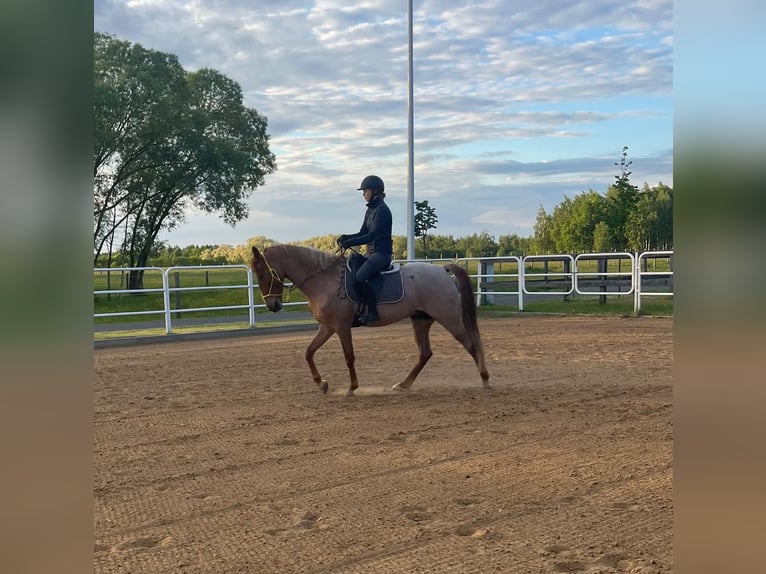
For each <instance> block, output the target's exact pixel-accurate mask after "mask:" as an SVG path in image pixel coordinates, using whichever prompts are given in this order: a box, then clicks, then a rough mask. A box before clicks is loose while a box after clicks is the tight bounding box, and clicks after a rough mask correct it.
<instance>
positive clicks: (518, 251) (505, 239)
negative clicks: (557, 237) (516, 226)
mask: <svg viewBox="0 0 766 574" xmlns="http://www.w3.org/2000/svg"><path fill="white" fill-rule="evenodd" d="M531 243H532V240H531V238H529V237H521V236H519V235H517V234H516V233H514V234H511V235H501V236H500V237H498V239H497V244H498V252H497V254H498V256H503V255H525V254H526V253H527V251H529V248H530V245H531Z"/></svg>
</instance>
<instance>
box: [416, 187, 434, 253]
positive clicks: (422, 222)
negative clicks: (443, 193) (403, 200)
mask: <svg viewBox="0 0 766 574" xmlns="http://www.w3.org/2000/svg"><path fill="white" fill-rule="evenodd" d="M414 221H415V230H414V231H415V237H420V238H421V239H422V240H423V256H424V257H428V255H429V254H428V231H429V230H431V229H436V224H437V223H438V222H439V217H438V216H437V215H436V209H435V208H433V207H431V206H430V205H428V200H424V201H416V202H415V220H414Z"/></svg>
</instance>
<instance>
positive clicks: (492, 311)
mask: <svg viewBox="0 0 766 574" xmlns="http://www.w3.org/2000/svg"><path fill="white" fill-rule="evenodd" d="M504 312H514V313H516V312H519V308H518V305H482V306H481V307H479V315H480V316H492V315H498V314H499V315H502V314H503V313H504ZM523 313H560V314H565V315H604V314H607V315H633V314H634V313H633V296H632V295H626V296H622V297H619V296H614V295H612V296H608V297H607V298H606V303H603V304H601V303H599V298H598V296H597V295H594V296H590V295H576V296H575V297H574V298H572V297H571V296H570V300H569V301H564V300H563V296H561V297H553V296H552V297H551V298H550V299H549V300H548V299H546V300H544V301H533V302H525V303H524V311H523ZM641 315H649V316H672V315H673V297H672V296H652V297H645V298H642V299H641Z"/></svg>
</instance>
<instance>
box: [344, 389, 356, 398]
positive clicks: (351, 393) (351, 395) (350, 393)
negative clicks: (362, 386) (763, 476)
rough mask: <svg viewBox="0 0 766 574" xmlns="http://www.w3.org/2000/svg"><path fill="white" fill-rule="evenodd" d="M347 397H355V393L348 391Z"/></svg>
mask: <svg viewBox="0 0 766 574" xmlns="http://www.w3.org/2000/svg"><path fill="white" fill-rule="evenodd" d="M346 396H347V397H353V396H354V391H352V390H351V389H349V390H347V391H346Z"/></svg>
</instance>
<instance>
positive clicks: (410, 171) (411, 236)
mask: <svg viewBox="0 0 766 574" xmlns="http://www.w3.org/2000/svg"><path fill="white" fill-rule="evenodd" d="M408 4H409V18H408V26H409V34H408V36H409V51H408V68H407V89H408V93H407V259H409V260H412V259H415V152H414V139H415V138H414V129H413V104H414V102H413V90H412V0H409V1H408Z"/></svg>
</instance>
